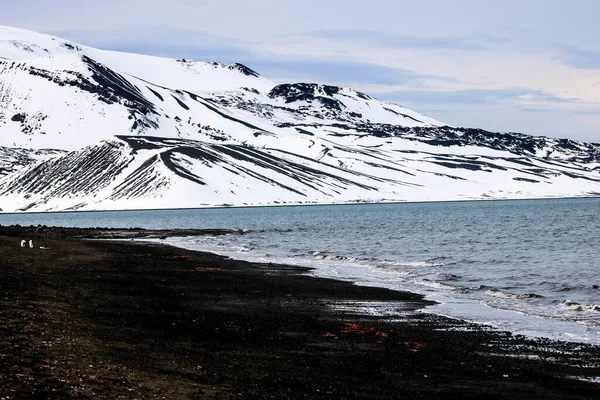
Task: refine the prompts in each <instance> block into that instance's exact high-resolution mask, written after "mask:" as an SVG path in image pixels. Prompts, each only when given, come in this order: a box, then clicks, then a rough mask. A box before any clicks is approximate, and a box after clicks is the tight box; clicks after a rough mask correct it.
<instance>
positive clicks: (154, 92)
mask: <svg viewBox="0 0 600 400" xmlns="http://www.w3.org/2000/svg"><path fill="white" fill-rule="evenodd" d="M146 87H147V88H148V90H149V91H151V92H152V94H153V95H155V96H156V97H158V99H159V100H160V101H165V99H164V98H163V97H162V96H161V95H160V93H158V92H157V91H155V90H152V89H151V88H150V87H149V86H146Z"/></svg>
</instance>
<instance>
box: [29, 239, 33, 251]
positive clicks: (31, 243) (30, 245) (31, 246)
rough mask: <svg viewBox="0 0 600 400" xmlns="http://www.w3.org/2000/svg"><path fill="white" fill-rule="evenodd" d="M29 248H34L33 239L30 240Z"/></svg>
mask: <svg viewBox="0 0 600 400" xmlns="http://www.w3.org/2000/svg"><path fill="white" fill-rule="evenodd" d="M29 248H30V249H33V240H30V241H29Z"/></svg>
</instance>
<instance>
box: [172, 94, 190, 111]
mask: <svg viewBox="0 0 600 400" xmlns="http://www.w3.org/2000/svg"><path fill="white" fill-rule="evenodd" d="M171 96H172V97H173V98H174V99H175V101H176V102H177V104H179V105H180V106H181V108H183V109H184V110H189V109H190V108H189V107H188V106H187V104H185V103H184V102H183V101H181V100H179V99H178V98H177V97H175V96H174V95H171Z"/></svg>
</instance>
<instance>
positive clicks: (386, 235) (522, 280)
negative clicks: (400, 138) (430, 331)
mask: <svg viewBox="0 0 600 400" xmlns="http://www.w3.org/2000/svg"><path fill="white" fill-rule="evenodd" d="M0 224H2V225H9V224H21V225H38V224H42V225H57V226H73V227H121V228H129V227H141V228H157V229H169V228H197V229H203V228H223V229H236V230H241V232H239V233H232V234H228V235H224V236H198V237H186V238H170V239H167V240H166V242H167V243H170V244H174V245H177V246H181V247H186V248H190V249H196V250H205V251H212V252H216V253H220V254H224V255H227V256H230V257H233V258H238V259H246V260H250V261H261V262H265V261H266V262H273V263H289V264H295V265H303V266H310V267H314V268H315V270H314V271H313V274H315V275H317V276H323V277H332V278H336V279H343V280H349V281H353V282H356V283H357V284H361V285H371V286H381V287H386V288H392V289H399V290H410V291H414V292H418V293H421V294H423V295H425V296H426V297H427V298H429V299H431V300H435V301H436V302H438V304H437V305H436V306H432V307H428V308H427V309H426V310H425V311H427V312H434V313H438V314H443V315H447V316H451V317H457V318H462V319H467V320H470V321H474V322H479V323H483V324H489V325H492V326H496V327H498V328H501V329H506V330H510V331H513V332H515V333H521V334H526V335H530V336H542V337H550V338H554V339H562V340H570V341H580V342H587V343H595V344H600V273H599V271H600V261H599V259H600V243H599V241H600V199H598V198H586V199H552V200H519V201H474V202H443V203H410V204H409V203H406V204H362V205H332V206H289V207H260V208H221V209H200V210H155V211H115V212H112V211H111V212H73V213H57V214H11V215H7V214H0Z"/></svg>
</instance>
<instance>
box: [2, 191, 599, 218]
mask: <svg viewBox="0 0 600 400" xmlns="http://www.w3.org/2000/svg"><path fill="white" fill-rule="evenodd" d="M598 198H600V195H599V194H597V193H594V194H590V195H580V196H575V195H573V196H548V197H515V198H480V199H479V198H477V199H454V200H390V201H384V200H380V201H362V200H348V201H344V202H339V203H316V202H315V203H300V204H299V203H285V204H282V203H272V204H257V205H226V204H225V205H206V206H205V207H181V208H131V209H110V210H102V209H98V210H59V211H13V212H3V211H0V216H2V215H36V214H70V213H103V212H121V211H128V212H137V211H142V212H143V211H185V210H220V209H245V208H272V207H327V206H361V205H377V204H428V203H468V202H494V201H539V200H574V199H598Z"/></svg>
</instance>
